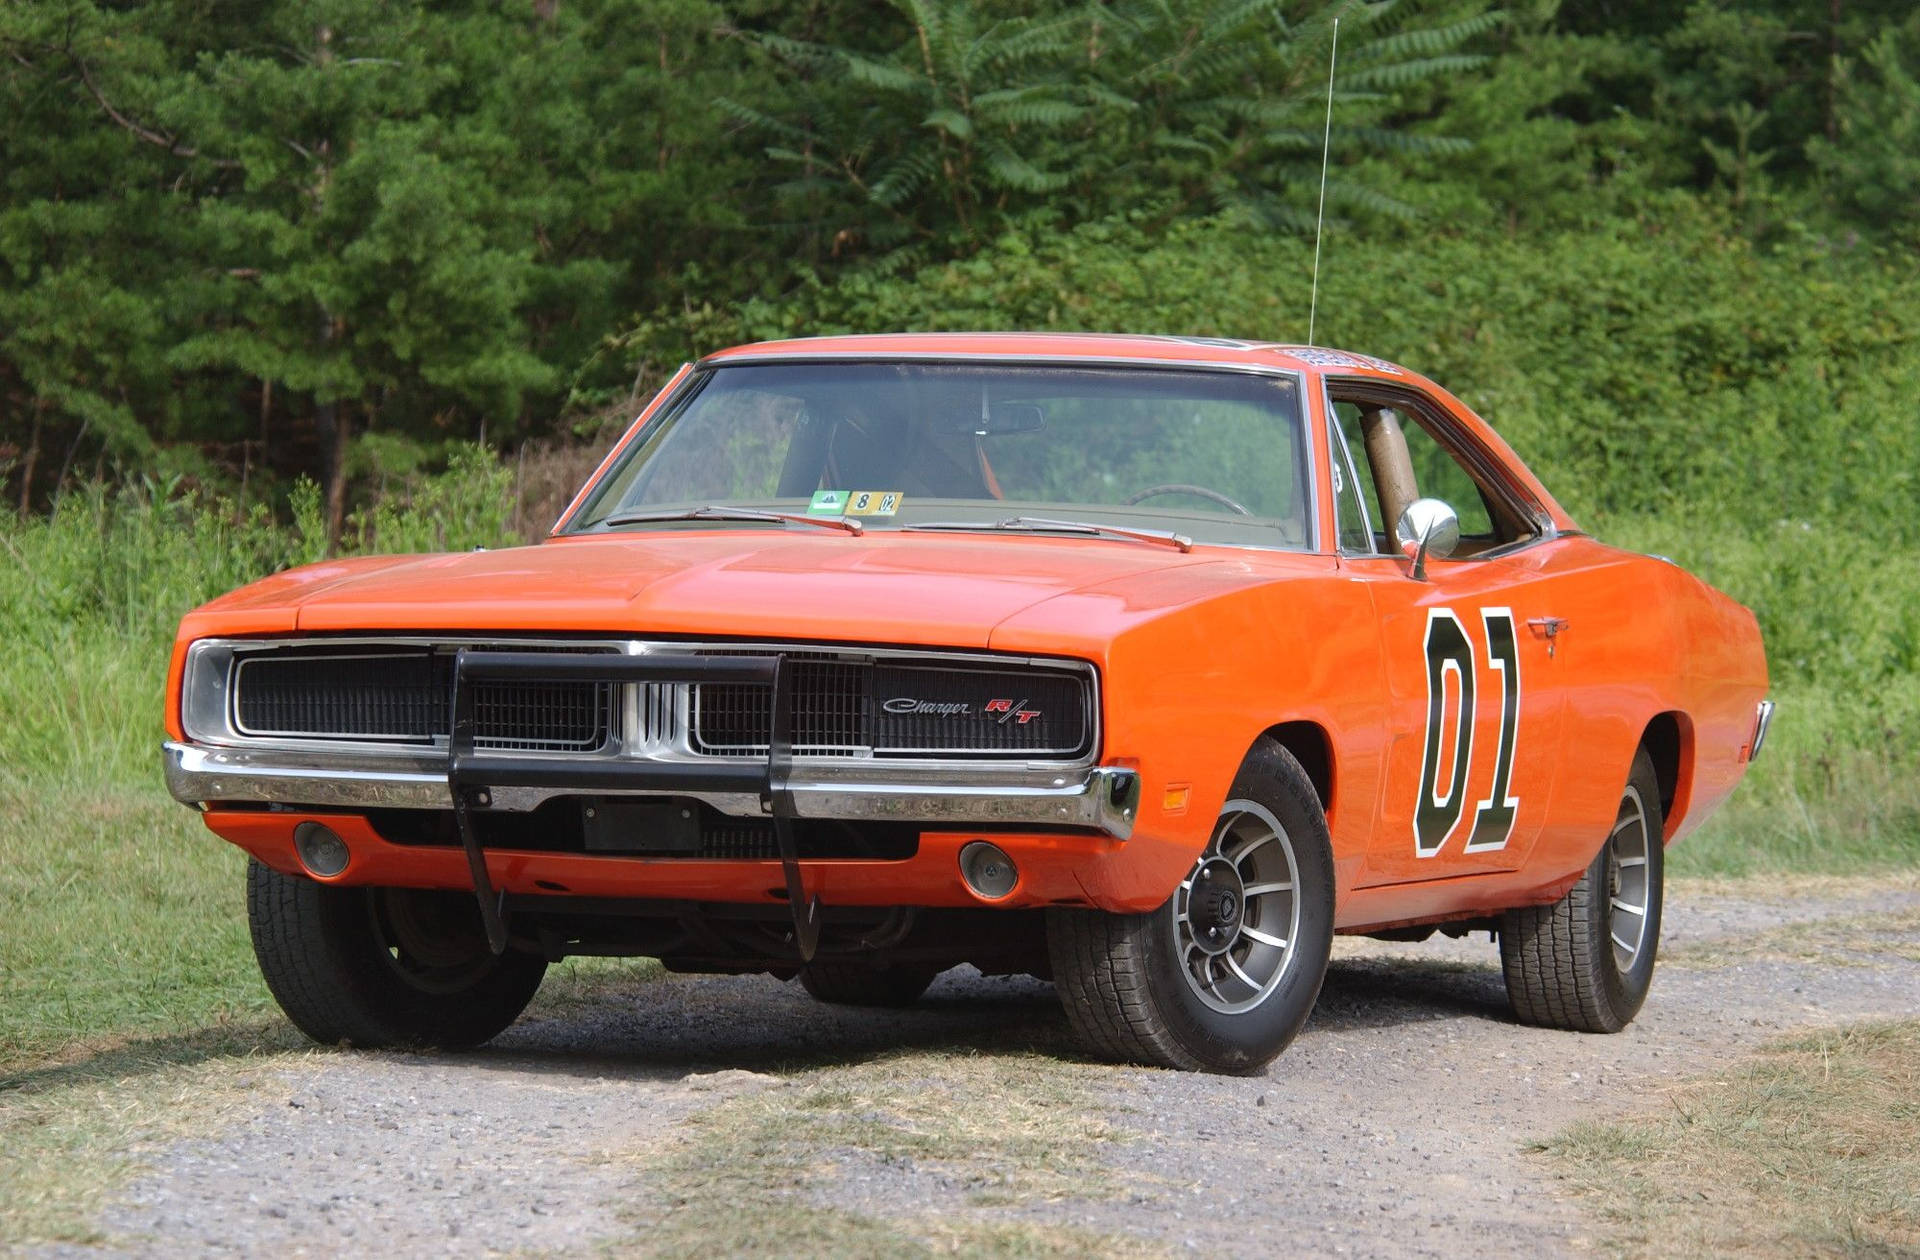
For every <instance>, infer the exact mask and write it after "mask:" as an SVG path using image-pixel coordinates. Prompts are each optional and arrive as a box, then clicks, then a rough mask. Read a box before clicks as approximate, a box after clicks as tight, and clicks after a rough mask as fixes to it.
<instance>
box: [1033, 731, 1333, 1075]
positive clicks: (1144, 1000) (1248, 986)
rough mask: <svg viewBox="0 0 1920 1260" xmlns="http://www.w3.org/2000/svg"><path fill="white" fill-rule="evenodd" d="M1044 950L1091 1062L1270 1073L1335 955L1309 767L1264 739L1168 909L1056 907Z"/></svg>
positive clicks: (1328, 852) (1328, 854)
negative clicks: (1120, 911)
mask: <svg viewBox="0 0 1920 1260" xmlns="http://www.w3.org/2000/svg"><path fill="white" fill-rule="evenodd" d="M1047 946H1048V952H1049V954H1050V956H1051V959H1052V963H1053V973H1054V981H1055V984H1056V985H1057V986H1058V987H1059V990H1060V996H1061V1001H1062V1004H1063V1005H1064V1006H1065V1007H1066V1012H1067V1021H1068V1023H1069V1024H1070V1025H1071V1026H1072V1028H1073V1031H1074V1033H1075V1035H1076V1036H1077V1037H1078V1038H1079V1040H1080V1041H1081V1043H1082V1044H1084V1045H1085V1046H1086V1047H1087V1048H1088V1049H1089V1050H1091V1051H1092V1052H1094V1053H1095V1054H1098V1055H1100V1056H1102V1057H1104V1058H1112V1059H1120V1060H1126V1061H1130V1062H1135V1063H1146V1064H1153V1065H1158V1066H1161V1067H1171V1068H1181V1069H1184V1070H1187V1071H1201V1072H1240V1073H1245V1072H1254V1071H1258V1070H1259V1069H1260V1068H1261V1067H1263V1066H1265V1065H1266V1064H1267V1063H1268V1062H1270V1061H1271V1060H1272V1059H1273V1057H1274V1056H1275V1055H1277V1054H1279V1053H1280V1051H1282V1050H1283V1049H1285V1048H1286V1046H1287V1043H1288V1042H1290V1041H1292V1040H1293V1038H1294V1036H1295V1034H1297V1033H1298V1032H1299V1031H1300V1028H1301V1026H1302V1025H1304V1024H1305V1023H1306V1021H1307V1016H1308V1015H1309V1014H1310V1013H1311V1012H1312V1010H1313V1004H1314V1001H1315V999H1316V998H1318V997H1319V995H1320V984H1321V981H1322V980H1324V979H1325V977H1326V971H1327V958H1328V956H1329V954H1330V953H1331V952H1332V948H1333V852H1332V848H1331V846H1330V844H1329V842H1328V837H1327V822H1326V816H1325V814H1324V813H1323V812H1322V811H1321V808H1320V800H1319V797H1318V796H1317V795H1316V794H1315V792H1314V790H1313V784H1312V782H1311V781H1310V780H1309V779H1308V778H1307V775H1306V772H1305V771H1304V770H1302V769H1301V768H1300V763H1299V762H1298V761H1296V760H1294V758H1293V755H1292V754H1291V753H1289V752H1287V750H1286V749H1284V748H1282V747H1280V746H1279V745H1277V744H1272V743H1266V742H1263V743H1261V744H1260V745H1259V746H1258V747H1256V748H1255V749H1254V751H1253V752H1252V753H1251V754H1249V756H1248V757H1247V760H1246V762H1245V763H1244V764H1243V765H1242V766H1241V768H1240V774H1239V776H1238V777H1237V778H1235V780H1234V783H1233V788H1232V790H1231V792H1230V793H1229V796H1228V800H1227V803H1226V805H1225V807H1224V808H1223V809H1222V810H1221V813H1220V817H1219V819H1218V820H1217V821H1216V822H1215V824H1214V828H1213V836H1212V838H1211V839H1210V840H1209V841H1208V844H1207V848H1206V850H1205V851H1204V852H1203V853H1201V855H1200V858H1199V860H1198V861H1197V862H1195V863H1194V866H1193V869H1192V870H1191V871H1189V872H1188V874H1187V876H1186V878H1185V879H1183V880H1182V881H1181V883H1180V886H1179V887H1178V888H1176V889H1175V890H1174V893H1173V895H1172V896H1171V897H1169V898H1168V899H1167V902H1166V904H1165V905H1163V906H1161V907H1160V908H1159V909H1158V910H1154V911H1150V912H1149V913H1146V914H1133V915H1116V914H1102V913H1100V912H1098V911H1092V910H1052V911H1049V912H1048V917H1047Z"/></svg>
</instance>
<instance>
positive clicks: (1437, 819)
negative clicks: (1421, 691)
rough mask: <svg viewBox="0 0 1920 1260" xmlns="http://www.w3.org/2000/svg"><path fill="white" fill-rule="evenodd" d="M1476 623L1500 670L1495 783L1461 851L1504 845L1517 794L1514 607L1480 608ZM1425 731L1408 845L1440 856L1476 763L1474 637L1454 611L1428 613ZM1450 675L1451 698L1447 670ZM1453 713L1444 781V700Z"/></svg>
mask: <svg viewBox="0 0 1920 1260" xmlns="http://www.w3.org/2000/svg"><path fill="white" fill-rule="evenodd" d="M1480 623H1481V626H1482V628H1483V629H1484V630H1485V632H1486V638H1487V668H1488V669H1490V670H1493V671H1496V672H1498V673H1499V675H1500V739H1499V742H1498V744H1497V745H1496V747H1495V754H1494V756H1495V759H1494V763H1493V785H1492V787H1491V789H1490V790H1489V791H1488V793H1487V799H1486V800H1484V801H1481V802H1480V803H1479V804H1477V805H1476V806H1474V811H1473V830H1472V833H1471V834H1469V835H1468V837H1467V843H1466V851H1467V852H1468V853H1480V852H1485V851H1487V850H1491V849H1504V848H1505V847H1506V846H1507V840H1508V839H1509V838H1510V837H1511V836H1512V835H1513V820H1514V815H1515V813H1516V811H1518V809H1519V808H1520V798H1519V797H1517V796H1514V795H1513V750H1514V744H1515V742H1516V740H1517V739H1518V737H1519V726H1520V653H1519V649H1518V644H1517V643H1516V641H1515V639H1514V633H1513V611H1512V610H1511V609H1507V608H1483V609H1481V610H1480ZM1425 649H1426V657H1427V730H1426V738H1425V746H1424V748H1423V749H1422V752H1421V757H1420V798H1419V801H1418V803H1417V805H1416V807H1415V809H1414V814H1413V847H1414V852H1415V853H1416V854H1418V855H1419V856H1420V857H1433V856H1435V855H1436V854H1438V853H1439V852H1440V850H1441V848H1442V847H1443V846H1445V844H1446V842H1447V837H1448V836H1450V835H1452V834H1453V829H1454V827H1455V825H1456V824H1457V823H1459V821H1460V815H1461V812H1462V811H1463V810H1464V809H1465V807H1466V796H1467V775H1468V772H1469V770H1470V769H1471V768H1472V765H1473V726H1474V716H1475V714H1476V713H1477V712H1478V710H1477V709H1476V708H1475V706H1474V660H1473V641H1472V639H1471V638H1469V637H1468V635H1467V628H1466V626H1465V625H1463V624H1462V623H1461V621H1460V618H1459V617H1458V616H1457V615H1455V613H1454V611H1453V610H1452V609H1451V608H1434V609H1429V610H1428V612H1427V634H1426V641H1425ZM1449 672H1451V673H1452V674H1453V676H1454V683H1453V687H1452V689H1451V690H1452V694H1451V697H1449V694H1448V690H1449V689H1448V687H1447V674H1448V673H1449ZM1449 698H1451V700H1452V705H1451V716H1452V718H1453V756H1452V758H1451V759H1450V762H1449V764H1450V765H1451V768H1452V773H1451V775H1450V776H1449V778H1448V782H1447V783H1446V785H1445V788H1446V790H1445V792H1444V794H1443V793H1442V791H1441V787H1442V785H1441V784H1440V783H1439V782H1438V779H1439V776H1440V760H1441V758H1440V751H1441V750H1440V744H1441V741H1442V740H1443V739H1444V738H1445V736H1446V726H1447V722H1446V720H1447V717H1448V716H1449V705H1448V700H1449Z"/></svg>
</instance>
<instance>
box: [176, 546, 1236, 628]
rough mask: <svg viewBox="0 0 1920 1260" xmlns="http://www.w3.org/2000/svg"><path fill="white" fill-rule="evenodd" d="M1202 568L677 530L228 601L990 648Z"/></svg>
mask: <svg viewBox="0 0 1920 1260" xmlns="http://www.w3.org/2000/svg"><path fill="white" fill-rule="evenodd" d="M1209 564H1210V562H1209V560H1208V559H1207V557H1206V553H1205V551H1196V552H1194V553H1192V554H1182V553H1180V552H1178V551H1175V550H1173V549H1171V548H1167V547H1162V546H1159V545H1155V544H1142V543H1133V542H1123V541H1114V540H1108V539H1090V538H1057V537H1033V536H1019V537H1010V536H1007V535H992V536H989V535H971V534H905V533H893V532H881V531H878V530H876V531H872V532H870V533H868V534H866V535H864V536H862V537H852V536H849V535H844V534H838V533H826V532H824V531H822V532H820V533H818V534H815V533H813V532H811V531H810V532H808V533H806V534H804V535H802V534H796V533H792V532H784V531H783V532H781V533H779V534H770V533H769V532H768V531H766V530H763V529H752V530H730V529H717V530H706V529H702V530H698V531H695V530H677V529H676V530H671V531H669V530H658V531H644V532H640V531H635V532H626V533H620V534H610V535H599V536H593V537H583V538H565V539H556V540H552V541H549V542H547V543H544V544H541V545H539V546H533V547H516V548H510V549H506V550H501V551H484V552H468V553H462V554H452V555H436V556H421V557H392V558H388V559H385V560H384V561H383V562H378V563H369V562H361V563H358V564H354V565H350V566H344V567H342V566H335V567H333V568H332V569H330V570H328V571H326V572H324V573H314V574H312V575H310V576H311V579H312V580H310V581H308V580H301V575H300V574H297V573H296V574H286V575H282V576H281V577H280V578H275V579H269V580H268V581H269V583H277V584H278V585H277V586H273V587H270V588H263V589H260V590H253V588H249V591H242V592H236V594H235V596H232V597H229V598H230V599H231V600H232V601H233V604H232V606H233V608H234V609H235V611H236V612H237V611H241V610H245V611H247V612H248V613H250V614H253V615H254V617H255V619H256V620H257V618H258V614H259V613H260V611H262V610H261V607H260V606H261V604H262V603H263V602H266V603H271V604H275V605H278V607H277V608H276V609H275V611H278V612H280V613H281V614H282V615H283V616H286V615H287V614H291V616H290V617H289V618H288V620H289V621H290V623H291V624H288V625H287V626H286V628H287V629H289V630H297V631H300V632H309V633H310V632H333V631H351V630H378V631H403V630H404V631H411V630H418V631H450V630H458V631H494V632H499V631H523V632H533V631H545V632H552V631H568V632H586V633H595V632H605V633H617V634H666V635H713V636H727V637H747V638H761V637H764V638H780V639H819V640H837V641H842V642H871V643H915V644H927V645H942V646H952V647H975V648H984V647H987V646H989V641H990V638H991V636H992V632H993V629H994V627H995V626H997V625H999V624H1000V623H1001V622H1003V621H1005V620H1007V619H1008V618H1010V617H1012V616H1014V615H1015V614H1017V613H1019V612H1021V611H1022V610H1024V609H1028V608H1031V607H1033V606H1034V605H1036V604H1039V603H1042V602H1044V601H1046V600H1049V599H1053V598H1055V597H1057V596H1060V595H1064V594H1068V593H1070V592H1073V591H1077V590H1083V589H1090V588H1098V587H1103V586H1109V585H1111V584H1113V583H1115V582H1121V583H1123V584H1124V583H1125V582H1126V581H1127V580H1128V579H1137V578H1141V577H1144V576H1145V575H1148V574H1152V573H1156V572H1159V571H1161V570H1166V569H1171V568H1193V567H1205V566H1208V565H1209ZM250 592H251V593H250ZM206 611H207V612H208V613H210V614H217V612H218V611H219V605H218V604H216V605H214V606H212V607H210V608H209V609H208V610H206ZM212 619H213V620H217V617H215V618H212ZM203 632H213V633H219V632H221V631H219V630H215V629H213V628H212V627H208V628H207V629H206V630H205V631H203Z"/></svg>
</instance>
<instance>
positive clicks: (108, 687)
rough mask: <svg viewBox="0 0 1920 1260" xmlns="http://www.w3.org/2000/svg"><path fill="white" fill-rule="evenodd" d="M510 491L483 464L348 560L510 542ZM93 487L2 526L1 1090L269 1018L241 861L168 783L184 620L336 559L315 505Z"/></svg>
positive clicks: (383, 521) (395, 508)
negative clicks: (169, 689) (8, 1079)
mask: <svg viewBox="0 0 1920 1260" xmlns="http://www.w3.org/2000/svg"><path fill="white" fill-rule="evenodd" d="M511 479H512V474H511V473H510V472H508V471H507V470H506V469H504V468H502V467H500V466H499V465H498V464H496V463H495V462H494V461H493V460H492V459H491V458H490V457H489V456H486V455H485V454H484V453H480V452H469V453H465V454H463V455H461V456H460V457H458V458H457V459H456V460H455V462H454V467H453V469H452V470H451V471H450V472H449V473H448V474H447V475H445V476H443V477H440V478H437V479H433V480H429V481H423V482H421V483H419V484H418V485H416V486H414V487H412V489H411V492H410V493H409V494H407V495H406V497H404V498H394V499H390V500H387V501H384V502H382V503H379V504H377V505H376V506H374V507H372V508H370V509H368V510H367V511H366V512H364V513H362V514H361V515H360V516H359V517H357V518H356V519H355V520H354V521H353V523H352V525H353V527H352V529H350V530H349V532H348V537H349V542H348V546H349V549H350V550H373V549H376V548H377V549H384V550H389V551H417V550H429V549H464V548H467V547H472V546H475V545H480V544H495V545H497V544H500V543H502V542H510V541H513V539H512V538H511V537H510V536H509V532H508V523H509V521H510V519H511V515H512V512H513V496H512V486H511ZM291 507H292V511H291V515H292V523H291V524H282V523H279V522H276V521H275V520H274V519H272V518H271V517H270V516H269V515H268V513H267V512H266V511H265V509H263V508H254V509H252V510H250V511H240V510H238V509H236V508H235V507H234V506H233V505H232V504H230V503H227V502H224V501H222V500H219V499H213V498H207V497H203V496H197V495H172V494H169V493H168V492H167V488H166V487H156V486H132V487H124V488H121V489H118V490H108V489H105V488H101V487H95V488H92V489H89V490H87V491H85V492H82V493H77V494H74V495H70V496H69V497H67V498H66V500H65V501H64V502H62V503H61V504H60V506H59V508H58V509H57V510H56V511H55V512H54V514H53V515H52V516H51V517H50V518H44V519H34V520H29V521H25V522H13V521H11V520H8V521H6V522H5V523H0V557H4V563H0V644H4V645H5V659H4V662H0V1071H3V1070H5V1068H6V1066H7V1065H8V1064H9V1063H17V1062H19V1061H22V1060H23V1059H30V1058H35V1057H39V1056H43V1055H45V1054H47V1053H50V1052H52V1051H54V1050H57V1049H58V1048H59V1047H60V1046H62V1045H63V1044H66V1043H68V1042H71V1041H74V1040H76V1039H78V1040H84V1039H86V1038H90V1037H95V1036H100V1035H104V1034H109V1033H112V1034H127V1033H138V1032H142V1031H152V1032H171V1031H174V1030H177V1029H181V1028H191V1027H196V1026H200V1025H202V1024H204V1023H205V1022H207V1021H209V1020H214V1019H220V1018H227V1017H230V1016H233V1015H236V1014H244V1013H247V1012H256V1011H260V1010H263V1009H264V1008H265V1005H266V994H265V991H264V990H263V989H262V987H261V985H260V982H259V979H258V976H257V974H256V973H255V970H254V968H253V967H252V965H251V964H250V962H249V961H248V945H247V940H246V926H245V922H244V919H243V918H242V916H241V915H240V913H239V905H240V902H239V897H240V875H241V870H242V867H243V861H242V859H241V857H240V854H239V852H238V851H237V850H235V849H233V848H232V847H231V846H229V845H227V844H224V843H222V842H220V841H218V840H216V839H215V838H214V837H213V836H212V835H211V834H210V833H209V832H207V831H206V830H205V829H204V828H203V827H202V826H201V825H200V822H199V818H198V816H197V815H195V814H193V813H191V812H190V811H188V810H186V809H183V808H181V807H180V806H178V805H176V804H174V802H173V801H172V799H171V798H170V797H168V795H167V793H166V791H165V788H164V787H163V786H162V784H161V781H160V768H159V760H158V749H159V743H160V740H161V738H162V730H163V728H162V715H161V704H162V691H163V688H164V686H165V682H166V669H167V659H168V655H169V649H170V646H171V643H172V640H173V634H174V630H175V627H176V626H177V625H178V624H179V620H180V617H181V615H182V614H183V613H185V612H186V611H188V610H189V609H191V608H193V607H195V606H196V605H198V604H201V603H203V602H205V601H206V600H208V599H211V598H213V597H214V596H216V595H218V594H221V593H222V592H224V591H226V590H229V589H231V588H233V587H235V586H239V585H241V584H243V583H245V582H249V581H252V580H254V579H255V578H258V577H262V576H264V575H266V574H268V573H271V572H274V571H276V570H278V569H282V568H286V567H288V566H290V565H294V564H300V563H304V562H306V561H309V560H313V559H316V558H318V557H319V555H320V554H321V553H322V551H323V549H324V542H323V538H324V535H323V533H322V530H321V527H320V505H319V499H318V496H317V494H316V493H315V492H314V491H313V489H312V488H311V487H310V486H303V487H299V488H296V490H295V492H294V494H293V498H292V505H291Z"/></svg>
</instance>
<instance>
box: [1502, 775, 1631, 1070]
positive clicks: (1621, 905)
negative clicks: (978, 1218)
mask: <svg viewBox="0 0 1920 1260" xmlns="http://www.w3.org/2000/svg"><path fill="white" fill-rule="evenodd" d="M1663 831H1664V825H1663V820H1662V818H1661V812H1660V781H1659V779H1658V777H1657V776H1656V775H1655V774H1654V770H1653V762H1652V761H1651V760H1649V759H1648V757H1647V754H1646V751H1645V750H1644V749H1643V750H1641V751H1640V752H1639V753H1637V754H1636V755H1635V756H1634V759H1633V771H1632V773H1631V774H1630V775H1629V776H1628V778H1627V786H1626V788H1625V790H1624V791H1623V792H1622V793H1621V799H1620V810H1619V813H1618V814H1617V815H1616V816H1615V820H1614V831H1613V834H1611V835H1609V836H1608V837H1607V839H1606V840H1605V841H1604V842H1603V843H1602V844H1601V846H1600V851H1599V852H1598V853H1596V854H1594V858H1593V861H1592V863H1591V864H1589V865H1588V867H1587V870H1586V873H1585V874H1583V875H1582V876H1581V877H1580V882H1579V883H1577V884H1575V885H1574V886H1573V888H1572V889H1571V890H1570V891H1569V892H1568V893H1567V895H1566V896H1564V897H1562V898H1561V899H1560V900H1559V901H1556V902H1554V903H1553V904H1552V905H1550V906H1528V907H1524V908H1522V909H1519V910H1509V911H1507V912H1506V913H1505V914H1504V915H1502V916H1501V920H1500V963H1501V966H1502V969H1503V970H1504V971H1505V972H1506V977H1507V1001H1508V1002H1509V1003H1510V1004H1511V1005H1512V1007H1513V1013H1514V1015H1515V1016H1517V1017H1518V1018H1519V1019H1520V1020H1521V1021H1522V1022H1523V1023H1528V1024H1538V1025H1540V1026H1541V1027H1544V1028H1564V1029H1566V1030H1567V1031H1569V1032H1591V1033H1613V1032H1619V1031H1620V1030H1621V1029H1622V1028H1625V1027H1626V1026H1627V1025H1628V1024H1629V1023H1631V1022H1632V1021H1633V1017H1634V1016H1635V1015H1637V1014H1638V1013H1639V1011H1640V1005H1641V1003H1643V1002H1645V1001H1646V999H1647V990H1648V988H1649V987H1651V986H1652V984H1653V967H1654V961H1655V958H1656V956H1657V955H1658V953H1659V948H1660V903H1661V898H1662V889H1663V884H1664V882H1665V881H1664V871H1665V850H1664V848H1663V846H1662V844H1661V835H1662V832H1663ZM1635 858H1641V859H1643V860H1642V861H1640V862H1637V863H1636V862H1634V861H1633V859H1635ZM1623 863H1626V865H1623ZM1636 867H1637V868H1638V869H1639V870H1641V871H1644V876H1643V877H1642V878H1641V879H1638V880H1633V879H1632V878H1631V876H1630V872H1632V871H1633V870H1635V869H1636ZM1623 877H1625V878H1627V879H1628V881H1629V882H1631V883H1633V884H1634V885H1635V887H1633V889H1632V893H1633V895H1637V896H1639V897H1640V900H1639V901H1638V902H1634V901H1632V900H1631V897H1625V896H1623V895H1622V894H1623V893H1625V892H1627V891H1628V890H1627V888H1626V887H1625V885H1623ZM1633 905H1638V906H1639V907H1640V908H1641V909H1643V910H1644V912H1645V913H1644V915H1643V916H1640V918H1639V922H1638V923H1637V924H1636V921H1635V920H1636V916H1635V915H1633V914H1632V913H1631V912H1630V907H1632V906H1633ZM1636 927H1639V928H1640V932H1639V935H1638V937H1637V939H1636V941H1635V943H1636V949H1635V951H1634V952H1633V953H1632V955H1631V956H1630V958H1628V959H1626V960H1625V962H1626V965H1624V966H1623V965H1622V962H1623V959H1622V958H1621V954H1622V952H1623V950H1621V949H1617V948H1616V944H1615V938H1616V936H1618V937H1621V938H1634V931H1635V928H1636Z"/></svg>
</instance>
